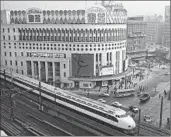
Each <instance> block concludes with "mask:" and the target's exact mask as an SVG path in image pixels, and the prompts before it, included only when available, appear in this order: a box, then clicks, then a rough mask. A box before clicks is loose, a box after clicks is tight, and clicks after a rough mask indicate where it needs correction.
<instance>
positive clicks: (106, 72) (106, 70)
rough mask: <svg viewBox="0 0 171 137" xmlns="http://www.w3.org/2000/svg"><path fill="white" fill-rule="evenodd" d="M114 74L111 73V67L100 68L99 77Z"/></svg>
mask: <svg viewBox="0 0 171 137" xmlns="http://www.w3.org/2000/svg"><path fill="white" fill-rule="evenodd" d="M113 74H114V72H113V66H110V67H109V66H108V67H106V66H105V67H101V68H100V74H99V75H100V76H105V75H113Z"/></svg>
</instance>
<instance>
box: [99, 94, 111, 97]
mask: <svg viewBox="0 0 171 137" xmlns="http://www.w3.org/2000/svg"><path fill="white" fill-rule="evenodd" d="M100 96H102V97H109V96H110V94H109V93H102V94H100Z"/></svg>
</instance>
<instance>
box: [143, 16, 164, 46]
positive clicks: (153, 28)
mask: <svg viewBox="0 0 171 137" xmlns="http://www.w3.org/2000/svg"><path fill="white" fill-rule="evenodd" d="M144 21H145V22H147V29H146V42H147V43H148V44H152V43H155V44H157V43H158V35H159V24H160V22H162V16H161V15H159V16H157V15H154V16H145V17H144Z"/></svg>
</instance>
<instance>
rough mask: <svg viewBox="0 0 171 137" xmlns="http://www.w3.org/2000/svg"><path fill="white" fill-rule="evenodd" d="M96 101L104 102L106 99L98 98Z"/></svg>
mask: <svg viewBox="0 0 171 137" xmlns="http://www.w3.org/2000/svg"><path fill="white" fill-rule="evenodd" d="M98 101H100V102H102V103H106V100H104V99H102V98H99V99H98Z"/></svg>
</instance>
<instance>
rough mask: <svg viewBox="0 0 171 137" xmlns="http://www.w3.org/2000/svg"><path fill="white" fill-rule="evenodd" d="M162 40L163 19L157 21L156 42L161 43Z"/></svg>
mask: <svg viewBox="0 0 171 137" xmlns="http://www.w3.org/2000/svg"><path fill="white" fill-rule="evenodd" d="M163 40H164V21H160V22H159V23H158V34H157V44H158V45H162V44H163Z"/></svg>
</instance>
